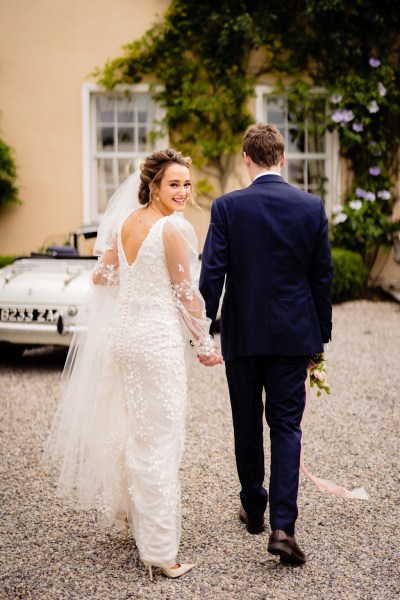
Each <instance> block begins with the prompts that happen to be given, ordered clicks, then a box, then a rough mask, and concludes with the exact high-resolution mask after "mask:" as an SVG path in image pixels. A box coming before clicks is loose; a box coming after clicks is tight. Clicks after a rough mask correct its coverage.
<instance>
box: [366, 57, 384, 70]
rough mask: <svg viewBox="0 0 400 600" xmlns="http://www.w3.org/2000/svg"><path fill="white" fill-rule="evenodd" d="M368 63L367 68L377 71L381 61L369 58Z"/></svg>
mask: <svg viewBox="0 0 400 600" xmlns="http://www.w3.org/2000/svg"><path fill="white" fill-rule="evenodd" d="M368 62H369V66H370V67H372V68H373V69H377V68H378V67H379V66H380V64H381V61H380V60H379V59H378V58H370V59H369V61H368Z"/></svg>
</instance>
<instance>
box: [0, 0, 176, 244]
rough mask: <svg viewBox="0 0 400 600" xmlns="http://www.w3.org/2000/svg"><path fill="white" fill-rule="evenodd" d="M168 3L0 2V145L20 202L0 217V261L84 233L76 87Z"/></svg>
mask: <svg viewBox="0 0 400 600" xmlns="http://www.w3.org/2000/svg"><path fill="white" fill-rule="evenodd" d="M169 3H170V2H169V0H146V2H143V1H142V0H113V2H110V1H109V0H34V1H33V2H32V0H12V1H10V0H0V23H1V36H0V137H1V138H2V139H3V140H4V141H5V142H6V143H7V144H9V145H10V146H12V147H13V148H14V150H15V157H16V161H17V165H18V174H19V186H20V196H21V199H22V201H23V204H22V205H21V206H18V207H5V208H2V209H1V210H0V254H15V253H23V252H29V251H31V250H33V249H37V248H38V247H39V246H41V245H42V244H43V242H44V241H45V239H46V238H48V236H49V235H53V234H54V235H57V234H59V236H61V237H62V236H63V234H65V233H67V232H68V231H71V230H73V229H75V228H77V227H79V226H81V224H82V210H83V206H82V110H81V87H82V83H83V82H84V81H88V80H90V79H88V75H89V74H90V73H91V72H92V71H93V69H94V68H95V67H96V66H102V65H104V63H105V62H106V60H107V59H109V58H114V57H116V56H118V55H119V54H120V51H121V46H122V45H123V44H126V43H129V42H130V41H132V40H133V39H136V38H138V37H140V36H141V35H142V34H143V33H144V32H145V31H146V30H147V29H148V28H149V27H150V26H151V25H152V24H153V23H154V22H155V21H157V20H158V16H159V17H161V16H162V15H163V13H164V12H165V10H166V9H167V8H168V5H169Z"/></svg>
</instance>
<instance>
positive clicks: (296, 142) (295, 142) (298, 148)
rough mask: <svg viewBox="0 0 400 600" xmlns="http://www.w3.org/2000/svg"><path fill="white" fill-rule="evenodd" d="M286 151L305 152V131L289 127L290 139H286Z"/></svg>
mask: <svg viewBox="0 0 400 600" xmlns="http://www.w3.org/2000/svg"><path fill="white" fill-rule="evenodd" d="M286 152H301V153H302V154H303V153H304V132H303V131H300V130H299V129H295V128H291V129H289V134H288V139H287V140H286Z"/></svg>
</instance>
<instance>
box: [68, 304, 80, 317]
mask: <svg viewBox="0 0 400 600" xmlns="http://www.w3.org/2000/svg"><path fill="white" fill-rule="evenodd" d="M67 313H68V314H69V316H70V317H74V316H75V315H76V314H77V313H78V307H77V306H75V304H71V305H70V306H68V309H67Z"/></svg>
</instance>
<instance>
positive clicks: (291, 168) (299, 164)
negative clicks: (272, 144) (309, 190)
mask: <svg viewBox="0 0 400 600" xmlns="http://www.w3.org/2000/svg"><path fill="white" fill-rule="evenodd" d="M287 166H288V183H290V184H292V185H295V186H296V187H299V188H302V189H304V184H305V182H304V160H289V161H287Z"/></svg>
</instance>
